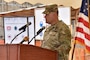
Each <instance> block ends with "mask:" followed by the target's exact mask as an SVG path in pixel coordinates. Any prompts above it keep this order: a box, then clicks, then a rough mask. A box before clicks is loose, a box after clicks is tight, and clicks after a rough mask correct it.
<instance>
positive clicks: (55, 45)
mask: <svg viewBox="0 0 90 60" xmlns="http://www.w3.org/2000/svg"><path fill="white" fill-rule="evenodd" d="M44 13H45V12H44ZM70 42H71V33H70V30H69V27H68V26H67V25H66V24H65V23H64V22H63V21H59V20H58V23H57V24H54V25H51V26H50V27H48V28H47V29H46V31H45V32H44V38H43V41H42V45H41V46H42V47H43V48H47V49H51V50H56V51H57V52H58V54H59V60H68V55H69V51H70V48H71V46H70V44H71V43H70Z"/></svg>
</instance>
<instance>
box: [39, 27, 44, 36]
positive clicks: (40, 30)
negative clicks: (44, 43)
mask: <svg viewBox="0 0 90 60" xmlns="http://www.w3.org/2000/svg"><path fill="white" fill-rule="evenodd" d="M44 29H45V26H43V27H42V28H41V29H39V30H38V31H37V35H38V34H40V33H41V32H42V31H43V30H44Z"/></svg>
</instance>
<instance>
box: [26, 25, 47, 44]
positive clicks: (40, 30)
mask: <svg viewBox="0 0 90 60" xmlns="http://www.w3.org/2000/svg"><path fill="white" fill-rule="evenodd" d="M44 29H45V26H43V27H42V28H41V29H39V30H38V31H37V34H36V35H35V36H34V37H33V38H32V39H31V40H30V41H29V42H28V44H29V43H30V42H31V41H32V40H33V39H34V38H35V37H36V36H37V35H38V34H40V33H41V32H42V31H43V30H44Z"/></svg>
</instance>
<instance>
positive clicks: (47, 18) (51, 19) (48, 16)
mask: <svg viewBox="0 0 90 60" xmlns="http://www.w3.org/2000/svg"><path fill="white" fill-rule="evenodd" d="M53 17H54V16H53V12H51V13H49V14H46V15H45V19H46V23H48V24H51V23H52V21H53Z"/></svg>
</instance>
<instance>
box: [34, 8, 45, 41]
mask: <svg viewBox="0 0 90 60" xmlns="http://www.w3.org/2000/svg"><path fill="white" fill-rule="evenodd" d="M44 10H45V8H36V9H35V28H36V29H35V32H37V31H38V30H39V29H40V28H42V27H43V26H46V23H45V18H44V15H43V14H42V12H43V11H44ZM35 34H36V33H35ZM43 34H44V31H42V32H41V33H40V34H39V35H38V36H36V40H43Z"/></svg>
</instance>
